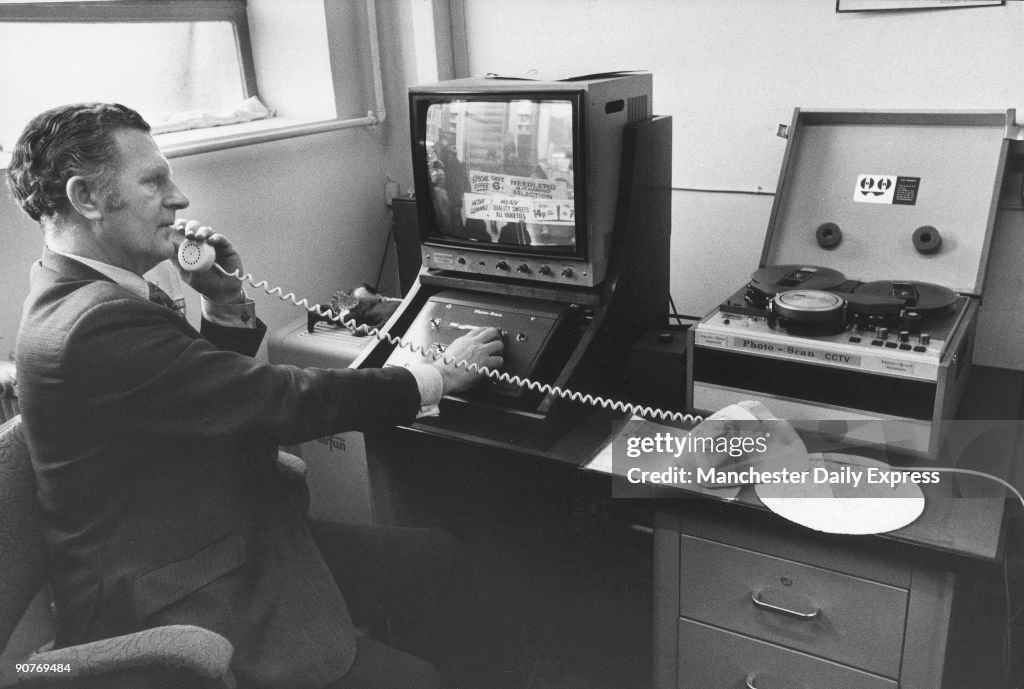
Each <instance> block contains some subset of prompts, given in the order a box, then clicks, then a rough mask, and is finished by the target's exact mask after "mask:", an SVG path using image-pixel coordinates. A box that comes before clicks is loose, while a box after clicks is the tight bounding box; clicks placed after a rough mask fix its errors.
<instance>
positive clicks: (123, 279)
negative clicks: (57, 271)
mask: <svg viewBox="0 0 1024 689" xmlns="http://www.w3.org/2000/svg"><path fill="white" fill-rule="evenodd" d="M50 251H53V253H55V254H60V255H61V256H67V257H68V258H70V259H73V260H75V261H78V262H79V263H81V264H83V265H86V266H89V267H90V268H92V269H93V270H95V271H96V272H98V273H102V274H103V276H104V277H107V278H110V279H111V280H113V281H114V282H116V283H117V284H119V285H120V286H121V287H124V288H125V289H126V290H129V291H130V292H133V293H134V294H137V295H139V296H140V297H142V298H143V299H149V283H148V282H147V281H146V280H145V278H143V277H141V276H140V275H136V274H135V273H133V272H131V271H130V270H125V269H124V268H118V267H117V266H112V265H110V264H109V263H103V262H102V261H96V260H94V259H91V258H85V257H84V256H78V255H76V254H69V253H67V252H64V251H57V250H56V249H52V248H51V249H50Z"/></svg>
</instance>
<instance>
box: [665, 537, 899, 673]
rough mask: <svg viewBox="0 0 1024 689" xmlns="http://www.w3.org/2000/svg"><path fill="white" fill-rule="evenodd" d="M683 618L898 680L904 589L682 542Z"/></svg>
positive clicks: (689, 540) (726, 548) (716, 545)
mask: <svg viewBox="0 0 1024 689" xmlns="http://www.w3.org/2000/svg"><path fill="white" fill-rule="evenodd" d="M680 538H681V539H682V542H681V544H680V577H679V581H680V591H679V613H680V614H681V615H682V616H683V617H687V618H690V619H692V620H698V621H701V622H706V623H708V624H712V625H715V626H717V627H723V628H725V629H730V630H732V631H736V632H740V633H742V634H746V635H749V636H752V637H756V638H758V639H764V640H766V641H770V642H772V643H775V644H779V645H782V646H785V647H787V648H793V649H797V650H800V651H806V652H808V653H812V654H814V655H817V656H821V657H823V658H828V659H830V660H835V661H838V662H840V663H843V664H845V665H850V666H853V667H857V668H861V669H863V670H868V671H869V672H874V673H877V674H880V675H885V676H886V677H894V678H895V677H899V668H900V655H901V650H900V649H901V648H902V646H903V633H904V626H905V624H906V611H907V598H908V594H907V591H906V590H905V589H902V588H897V587H894V586H888V585H886V584H880V583H878V582H874V581H869V580H867V579H861V578H859V577H852V576H849V575H845V574H839V573H837V572H833V571H831V570H826V569H821V568H818V567H812V566H809V565H804V564H799V563H796V562H791V561H789V560H783V559H781V558H777V557H772V556H769V555H763V554H761V553H755V552H752V551H749V550H744V549H742V548H735V547H732V546H727V545H723V544H721V543H715V542H713V541H706V540H704V539H701V538H694V537H692V536H687V535H681V536H680Z"/></svg>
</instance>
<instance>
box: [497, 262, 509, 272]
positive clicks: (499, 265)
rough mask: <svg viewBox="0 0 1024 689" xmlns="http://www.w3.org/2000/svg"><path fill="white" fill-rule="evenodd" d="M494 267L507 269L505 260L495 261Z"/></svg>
mask: <svg viewBox="0 0 1024 689" xmlns="http://www.w3.org/2000/svg"><path fill="white" fill-rule="evenodd" d="M494 267H495V268H497V269H498V270H505V271H507V270H508V269H509V268H508V263H506V262H505V261H498V262H497V263H495V264H494Z"/></svg>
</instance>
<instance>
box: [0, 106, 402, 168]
mask: <svg viewBox="0 0 1024 689" xmlns="http://www.w3.org/2000/svg"><path fill="white" fill-rule="evenodd" d="M381 121H382V118H381V117H378V116H377V115H376V114H374V113H372V112H371V113H369V114H367V116H366V117H356V118H352V119H347V120H319V121H310V120H298V119H288V118H283V117H273V118H269V119H265V120H255V121H253V122H242V123H239V124H226V125H223V126H220V127H208V128H205V129H190V130H187V131H183V132H170V133H167V134H157V135H156V136H154V137H153V138H154V139H156V142H157V145H158V146H160V150H161V151H162V152H163V154H164V155H165V156H167V157H168V158H183V157H185V156H190V155H198V154H200V153H209V152H211V151H222V150H225V149H229V148H237V147H239V146H251V145H253V144H260V143H265V142H268V141H280V140H282V139H292V138H295V137H299V136H309V135H311V134H320V133H322V132H331V131H337V130H339V129H349V128H351V127H372V126H374V125H377V124H380V122H381ZM10 161H11V154H10V153H8V152H7V151H0V170H6V169H7V166H8V164H9V163H10Z"/></svg>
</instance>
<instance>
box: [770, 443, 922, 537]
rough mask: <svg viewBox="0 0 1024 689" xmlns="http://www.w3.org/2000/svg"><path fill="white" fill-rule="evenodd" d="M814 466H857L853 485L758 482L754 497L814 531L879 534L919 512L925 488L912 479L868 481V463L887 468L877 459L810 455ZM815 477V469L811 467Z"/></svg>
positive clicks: (834, 468) (843, 468)
mask: <svg viewBox="0 0 1024 689" xmlns="http://www.w3.org/2000/svg"><path fill="white" fill-rule="evenodd" d="M809 459H810V461H811V465H812V467H820V468H824V469H826V470H827V471H829V472H837V473H836V474H835V475H836V476H843V477H848V476H849V473H846V474H843V473H842V472H844V471H846V472H851V471H860V472H863V473H862V474H861V481H860V483H859V484H858V485H857V486H854V485H853V482H852V481H850V480H843V481H839V482H837V483H826V482H822V483H814V482H813V479H811V480H812V482H810V483H770V484H769V483H759V484H757V486H755V490H756V492H757V497H758V498H760V499H761V502H763V503H764V505H765V507H767V508H768V509H770V510H771V511H772V512H775V513H776V514H778V515H779V516H781V517H785V518H786V519H788V520H790V521H792V522H796V523H797V524H801V525H803V526H806V527H808V528H810V529H814V530H815V531H823V532H825V533H834V534H878V533H887V532H889V531H895V530H896V529H901V528H903V527H904V526H907V525H908V524H910V523H912V522H913V521H914V520H915V519H917V518H918V517H920V516H921V513H922V512H923V511H924V494H922V493H921V488H920V487H919V486H918V485H917V484H916V483H900V484H898V485H896V486H890V485H888V484H884V483H867V475H868V471H867V470H868V468H869V467H875V468H876V469H879V470H881V471H891V468H890V467H889V465H887V464H885V463H884V462H879V461H877V460H873V459H868V458H867V457H860V456H857V455H848V454H841V453H833V452H826V453H819V454H812V455H810V456H809ZM812 477H813V473H812Z"/></svg>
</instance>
